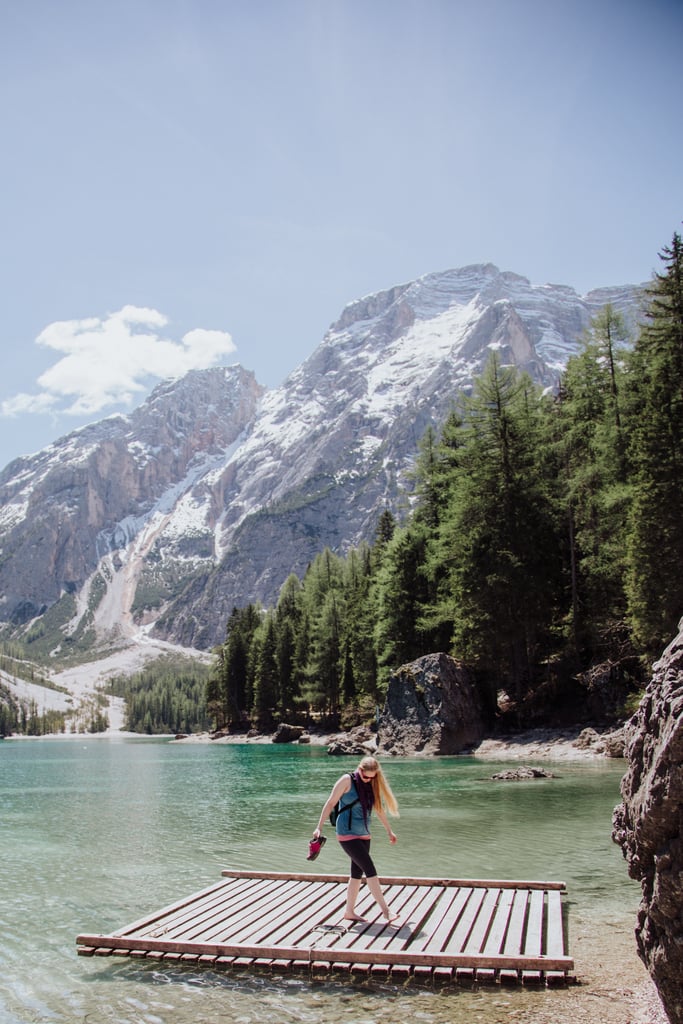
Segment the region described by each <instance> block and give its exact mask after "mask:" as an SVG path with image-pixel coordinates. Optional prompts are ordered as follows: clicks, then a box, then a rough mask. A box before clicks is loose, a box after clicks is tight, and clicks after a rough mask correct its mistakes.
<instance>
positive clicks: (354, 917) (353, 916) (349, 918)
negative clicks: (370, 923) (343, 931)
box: [344, 914, 366, 924]
mask: <svg viewBox="0 0 683 1024" xmlns="http://www.w3.org/2000/svg"><path fill="white" fill-rule="evenodd" d="M344 920H345V921H362V923H363V924H365V923H366V918H364V917H359V916H358V914H344Z"/></svg>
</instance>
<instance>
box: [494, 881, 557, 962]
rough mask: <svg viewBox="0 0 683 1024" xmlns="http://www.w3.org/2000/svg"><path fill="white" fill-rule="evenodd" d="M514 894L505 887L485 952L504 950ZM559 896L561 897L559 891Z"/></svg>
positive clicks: (496, 909)
mask: <svg viewBox="0 0 683 1024" xmlns="http://www.w3.org/2000/svg"><path fill="white" fill-rule="evenodd" d="M514 896H515V894H514V892H513V891H512V889H504V890H503V891H502V892H501V894H500V899H499V900H498V904H497V906H496V908H495V913H494V917H493V921H492V923H491V929H490V931H489V934H488V938H487V939H486V945H485V946H484V953H500V952H501V951H502V949H503V941H504V939H505V936H506V934H507V927H508V921H509V920H510V910H511V908H512V901H513V899H514ZM558 898H560V896H559V893H558Z"/></svg>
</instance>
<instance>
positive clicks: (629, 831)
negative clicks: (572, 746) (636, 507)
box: [612, 623, 683, 1024]
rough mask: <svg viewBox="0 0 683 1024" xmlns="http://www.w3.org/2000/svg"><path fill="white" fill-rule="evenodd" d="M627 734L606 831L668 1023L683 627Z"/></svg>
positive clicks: (675, 942)
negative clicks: (634, 904)
mask: <svg viewBox="0 0 683 1024" xmlns="http://www.w3.org/2000/svg"><path fill="white" fill-rule="evenodd" d="M681 626H683V623H682V624H681ZM679 628H680V627H679ZM628 735H629V739H628V742H627V744H626V757H627V758H628V761H629V769H628V772H627V773H626V775H625V776H624V779H623V780H622V784H621V794H622V797H623V803H621V804H620V805H619V806H618V807H617V808H616V809H615V812H614V822H613V824H614V828H613V832H612V837H613V839H614V840H615V842H617V843H619V845H620V846H621V848H622V851H623V853H624V856H625V858H626V861H627V864H628V872H629V874H630V875H631V877H632V878H636V879H638V880H639V881H640V883H641V885H642V890H643V898H642V901H641V904H640V907H639V910H638V919H637V924H636V941H637V945H638V953H639V955H640V957H641V959H642V960H643V962H644V963H645V965H646V967H647V969H648V970H649V972H650V974H651V975H652V978H653V979H654V981H655V984H656V985H657V988H658V990H659V994H660V996H661V999H662V1003H663V1004H664V1008H665V1009H666V1012H667V1014H668V1016H669V1019H670V1021H671V1024H683V982H682V980H681V979H683V628H681V630H680V632H679V634H678V636H677V637H676V638H675V640H673V641H672V643H671V644H670V645H669V646H668V647H667V649H666V650H665V652H664V654H663V655H662V658H661V659H660V660H659V661H658V662H657V664H656V665H655V666H654V672H653V676H652V680H651V682H650V684H649V685H648V687H647V689H646V691H645V695H644V697H643V699H642V701H641V704H640V707H639V709H638V711H637V713H636V714H635V716H634V717H633V718H632V719H631V721H630V722H629V724H628Z"/></svg>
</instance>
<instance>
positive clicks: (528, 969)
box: [522, 891, 545, 985]
mask: <svg viewBox="0 0 683 1024" xmlns="http://www.w3.org/2000/svg"><path fill="white" fill-rule="evenodd" d="M544 898H545V893H543V892H540V891H535V892H532V893H531V894H530V896H529V912H528V915H527V922H526V935H525V937H524V949H523V952H524V957H525V964H524V971H523V972H522V981H523V982H524V983H525V984H527V985H528V984H539V983H540V982H541V981H542V976H541V971H542V970H543V968H538V967H532V966H531V964H530V963H529V962H528V959H529V958H531V957H534V956H538V955H539V954H540V953H541V952H542V950H543V907H544Z"/></svg>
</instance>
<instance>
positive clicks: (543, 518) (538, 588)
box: [439, 353, 559, 697]
mask: <svg viewBox="0 0 683 1024" xmlns="http://www.w3.org/2000/svg"><path fill="white" fill-rule="evenodd" d="M465 425H466V433H465V435H464V446H463V449H462V452H461V455H460V465H459V468H458V471H457V481H456V483H455V485H454V487H453V491H452V499H451V506H450V508H449V514H448V516H447V517H446V518H445V519H444V522H443V524H442V529H441V531H440V541H439V543H440V550H441V556H442V558H443V561H444V563H445V564H446V565H448V567H449V569H448V574H447V576H446V581H445V584H444V587H445V588H446V589H445V592H442V596H441V600H442V602H444V601H446V602H450V605H451V608H452V617H453V622H454V628H453V649H454V653H455V654H456V656H458V657H461V658H463V659H465V660H467V661H469V662H470V663H473V664H474V665H475V666H477V667H479V668H480V669H481V670H482V671H483V672H484V673H485V674H486V675H487V676H488V679H489V681H490V686H491V690H490V691H489V693H488V694H487V695H488V696H490V697H492V692H491V691H492V689H493V687H495V686H502V687H504V688H506V689H508V691H509V692H511V693H512V694H513V695H514V696H515V697H520V696H522V695H523V693H524V692H525V690H526V688H527V687H528V686H529V685H530V684H531V683H532V681H533V675H534V666H535V664H536V661H537V658H538V657H539V651H542V650H543V647H542V645H543V644H544V643H545V642H546V640H547V632H548V630H549V629H550V625H551V623H552V620H553V615H554V612H555V609H556V606H557V600H558V588H559V558H558V549H557V536H556V531H555V527H554V519H553V509H552V505H551V502H550V501H549V498H548V494H547V490H546V487H545V482H544V480H543V477H542V473H541V470H540V464H539V460H538V458H537V451H538V436H539V395H538V391H537V389H535V388H534V387H533V385H532V384H531V381H530V380H529V378H528V377H526V376H525V375H521V374H519V373H517V371H516V370H515V369H514V368H512V367H502V366H501V364H500V360H499V358H498V356H497V354H496V353H494V354H493V355H492V356H491V358H490V360H489V363H488V365H487V367H486V369H485V371H484V374H483V375H482V377H481V378H480V379H479V380H478V381H477V382H476V385H475V390H474V394H473V396H472V398H471V399H470V400H469V401H468V403H467V407H466V410H465Z"/></svg>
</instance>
